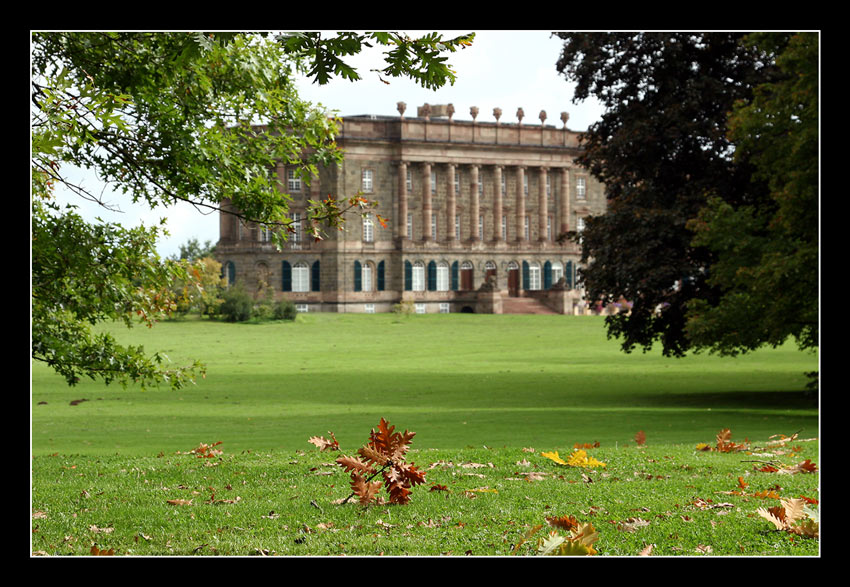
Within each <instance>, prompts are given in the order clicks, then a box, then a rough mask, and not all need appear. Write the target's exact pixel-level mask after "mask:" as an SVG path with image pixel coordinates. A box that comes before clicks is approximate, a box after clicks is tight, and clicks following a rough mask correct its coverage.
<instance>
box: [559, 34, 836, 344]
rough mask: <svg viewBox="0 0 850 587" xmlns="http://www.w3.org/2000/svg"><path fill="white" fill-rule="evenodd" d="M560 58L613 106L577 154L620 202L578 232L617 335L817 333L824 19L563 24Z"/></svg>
mask: <svg viewBox="0 0 850 587" xmlns="http://www.w3.org/2000/svg"><path fill="white" fill-rule="evenodd" d="M559 36H560V37H561V38H562V39H563V41H564V46H563V52H562V55H561V58H560V60H559V62H558V65H557V68H558V70H559V71H560V72H561V73H563V74H564V75H565V76H566V77H567V78H568V79H569V80H572V81H575V82H576V84H577V88H576V99H577V100H582V99H584V98H587V97H588V96H590V95H593V96H595V97H596V98H598V99H599V100H600V101H602V102H603V104H604V105H605V106H606V109H607V110H606V113H605V114H604V115H603V117H602V119H601V120H600V121H598V122H597V123H595V124H594V125H592V126H591V127H590V129H589V130H588V132H587V134H586V135H585V137H584V142H583V146H584V149H585V150H584V152H583V154H582V155H581V157H580V162H581V163H582V164H583V165H584V166H585V167H587V168H588V169H589V171H590V172H591V173H592V174H593V175H594V176H596V177H597V178H598V179H599V180H600V181H602V182H603V183H604V184H605V186H606V196H607V198H608V209H607V212H606V213H605V214H603V215H600V216H597V217H593V218H589V219H587V221H586V224H585V230H584V231H583V232H582V233H581V235H578V234H576V233H575V232H573V233H571V234H569V235H568V236H569V237H571V238H574V239H579V238H580V241H581V243H582V245H583V253H582V262H583V264H584V265H585V267H584V269H583V270H582V276H583V279H584V283H585V286H586V288H587V291H588V295H589V296H590V297H591V298H592V299H594V300H601V301H603V302H604V303H607V302H612V301H615V300H617V299H618V298H619V296H621V295H623V296H625V297H626V299H628V300H630V301H633V306H632V310H631V312H630V313H628V314H625V313H621V314H617V315H614V316H610V317H608V318H607V320H606V325H607V329H608V334H609V336H611V337H616V338H620V339H621V340H622V347H623V349H624V350H625V351H626V352H630V351H631V350H633V349H634V348H635V347H637V346H639V347H643V348H644V349H648V348H650V347H651V346H652V345H653V344H654V343H656V342H660V343H661V345H662V347H663V352H664V354H665V355H671V356H681V355H683V354H684V353H685V352H687V351H688V350H690V349H694V350H700V349H709V350H711V351H716V352H719V353H722V354H735V353H738V352H745V351H748V350H752V349H755V348H757V347H759V346H761V345H764V344H770V345H774V346H775V345H777V344H780V343H781V342H783V341H784V340H785V339H786V338H787V337H788V336H794V337H796V338H797V340H798V343H799V344H800V346H801V347H802V348H813V347H816V346H817V339H818V334H817V333H818V325H817V308H818V293H817V292H818V275H817V249H818V202H817V189H818V166H819V164H818V151H817V140H818V91H817V88H818V50H817V40H818V39H817V34H813V33H800V34H788V33H783V34H779V33H774V34H763V35H747V34H745V33H704V34H698V33H674V34H671V33H613V34H600V33H563V34H560V35H559Z"/></svg>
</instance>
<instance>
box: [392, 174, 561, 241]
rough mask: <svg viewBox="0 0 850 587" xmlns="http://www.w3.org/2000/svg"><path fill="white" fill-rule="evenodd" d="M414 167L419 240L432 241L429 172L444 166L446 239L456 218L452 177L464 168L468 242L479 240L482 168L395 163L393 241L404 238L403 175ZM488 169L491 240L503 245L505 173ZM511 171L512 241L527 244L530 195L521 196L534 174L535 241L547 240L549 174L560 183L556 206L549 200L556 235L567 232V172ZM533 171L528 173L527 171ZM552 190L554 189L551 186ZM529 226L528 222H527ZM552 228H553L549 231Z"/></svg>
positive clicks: (405, 192)
mask: <svg viewBox="0 0 850 587" xmlns="http://www.w3.org/2000/svg"><path fill="white" fill-rule="evenodd" d="M411 165H414V166H418V167H420V170H421V177H422V182H421V184H422V185H421V190H422V191H421V195H422V209H421V222H422V227H423V230H422V238H423V240H426V241H428V240H432V235H431V230H430V226H431V221H432V214H433V207H434V206H433V196H434V193H433V192H434V190H433V188H432V185H431V172H432V170H433V169H434V166H436V165H444V166H445V168H446V183H447V185H446V206H445V211H446V216H445V219H446V222H447V225H446V226H447V228H448V230H447V231H446V239H447V240H450V241H453V240H455V231H454V230H453V229H452V228H453V226H454V222H455V216H456V214H457V202H458V197H459V194H458V193H457V190H456V186H455V181H456V180H455V178H456V174H457V173H459V172H460V171H459V169H458V168H459V167H465V168H466V169H468V170H469V178H470V181H469V190H470V191H469V195H470V198H469V200H470V201H469V230H468V232H469V239H470V240H473V241H477V240H480V238H479V230H478V222H479V216H480V210H481V196H480V195H479V182H480V181H481V179H480V175H481V168H482V167H484V166H483V165H479V164H457V163H431V162H427V161H426V162H421V163H419V162H417V163H411V162H408V161H399V162H398V178H399V179H398V182H399V183H398V218H399V221H398V222H396V234H395V236H396V237H399V238H407V236H408V234H407V217H408V213H409V202H408V199H409V196H410V194H408V189H407V172H408V168H409V167H410V166H411ZM488 167H491V168H492V174H493V186H494V187H493V190H492V191H493V193H492V194H491V195H492V202H491V203H492V215H493V227H494V231H493V232H494V234H493V240H495V241H497V242H498V241H504V238H503V236H502V229H501V226H502V217H503V210H504V208H505V202H504V198H505V196H506V195H507V194H502V187H501V186H502V176H503V174H504V173H505V167H506V166H504V165H489V166H488ZM510 167H512V168H513V169H514V171H515V173H514V175H515V178H516V189H515V190H514V194H515V214H514V222H515V231H516V240H517V241H526V240H528V239H527V237H526V226H525V222H526V216H527V214H526V208H527V200H528V198H529V197H531V194H529V195H527V194H526V193H525V181H526V180H525V176H526V173H528V172H535V173H537V177H538V182H537V185H538V194H537V222H538V239H539V240H548V237H547V233H548V222H549V213H550V211H554V210H550V204H549V198H548V197H547V190H546V184H547V177H548V176H549V175H550V173H551V174H552V176H553V177H554V176H555V174H557V175H558V176H559V179H560V182H559V184H560V190H559V197H558V198H557V201H558V202H559V205H557V206H556V205H555V201H556V199H555V198H553V199H552V206H553V207H556V208H557V213H558V217H557V223H558V229H559V232H561V233H563V232H566V231H567V230H569V225H570V169H569V168H566V167H557V168H549V167H546V166H535V167H531V168H529V166H525V165H516V166H510ZM532 169H533V170H535V171H530V170H532ZM553 187H554V186H553ZM506 192H507V190H506ZM529 222H531V219H529ZM553 228H554V227H553Z"/></svg>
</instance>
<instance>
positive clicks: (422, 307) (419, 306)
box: [415, 304, 425, 314]
mask: <svg viewBox="0 0 850 587" xmlns="http://www.w3.org/2000/svg"><path fill="white" fill-rule="evenodd" d="M415 308H416V313H417V314H424V313H425V304H416V306H415Z"/></svg>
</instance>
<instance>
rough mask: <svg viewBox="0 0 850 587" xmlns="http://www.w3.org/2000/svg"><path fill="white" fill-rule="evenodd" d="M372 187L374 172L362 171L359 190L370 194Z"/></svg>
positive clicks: (369, 170)
mask: <svg viewBox="0 0 850 587" xmlns="http://www.w3.org/2000/svg"><path fill="white" fill-rule="evenodd" d="M373 186H374V172H373V171H372V170H371V169H364V170H363V171H362V173H361V180H360V189H362V190H363V191H364V192H366V193H371V192H372V188H373Z"/></svg>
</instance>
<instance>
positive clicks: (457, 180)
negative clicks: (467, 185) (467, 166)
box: [455, 169, 460, 195]
mask: <svg viewBox="0 0 850 587" xmlns="http://www.w3.org/2000/svg"><path fill="white" fill-rule="evenodd" d="M455 194H456V195H460V169H458V170H457V171H455Z"/></svg>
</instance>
